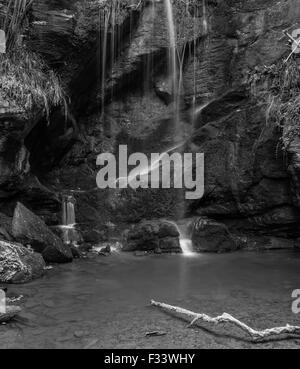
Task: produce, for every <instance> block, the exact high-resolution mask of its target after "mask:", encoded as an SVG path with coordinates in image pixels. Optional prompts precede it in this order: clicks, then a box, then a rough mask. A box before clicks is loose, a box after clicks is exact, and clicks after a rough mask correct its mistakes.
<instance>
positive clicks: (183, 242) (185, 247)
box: [168, 221, 198, 256]
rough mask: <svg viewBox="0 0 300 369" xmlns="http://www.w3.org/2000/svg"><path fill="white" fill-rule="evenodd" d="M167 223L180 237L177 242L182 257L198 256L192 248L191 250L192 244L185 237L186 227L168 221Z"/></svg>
mask: <svg viewBox="0 0 300 369" xmlns="http://www.w3.org/2000/svg"><path fill="white" fill-rule="evenodd" d="M168 222H169V223H171V224H173V225H174V226H175V227H176V228H177V230H178V232H179V235H180V236H179V242H180V247H181V250H182V253H183V255H184V256H197V255H198V254H197V253H196V252H195V251H194V248H193V242H192V240H191V239H190V238H189V237H188V235H187V233H188V232H187V231H186V227H185V226H184V225H183V224H178V223H175V222H173V221H168Z"/></svg>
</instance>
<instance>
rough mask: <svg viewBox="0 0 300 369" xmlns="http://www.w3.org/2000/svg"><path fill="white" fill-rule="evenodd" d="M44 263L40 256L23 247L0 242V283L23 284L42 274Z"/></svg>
mask: <svg viewBox="0 0 300 369" xmlns="http://www.w3.org/2000/svg"><path fill="white" fill-rule="evenodd" d="M44 268H45V262H44V260H43V257H42V256H41V255H40V254H37V253H35V252H30V251H29V250H27V249H26V248H25V247H24V246H22V245H20V244H17V243H12V242H5V241H1V240H0V282H1V283H25V282H29V281H31V280H33V279H35V278H39V277H41V276H42V275H43V274H44Z"/></svg>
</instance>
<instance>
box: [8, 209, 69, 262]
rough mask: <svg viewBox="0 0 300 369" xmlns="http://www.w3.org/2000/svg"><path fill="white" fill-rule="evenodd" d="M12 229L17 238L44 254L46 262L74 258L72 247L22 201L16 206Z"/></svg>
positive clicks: (65, 260)
mask: <svg viewBox="0 0 300 369" xmlns="http://www.w3.org/2000/svg"><path fill="white" fill-rule="evenodd" d="M12 230H13V235H14V237H15V238H16V239H17V240H19V241H20V242H22V243H26V244H30V245H31V247H32V248H33V249H34V251H36V252H39V253H41V254H42V256H43V258H44V260H45V261H46V262H49V263H67V262H70V261H72V259H73V255H72V251H71V250H70V247H69V246H67V245H64V244H63V242H62V241H61V240H60V239H59V238H58V237H57V236H56V235H55V234H54V233H53V232H52V231H51V230H50V228H49V227H47V225H46V224H45V223H44V222H43V221H42V220H41V218H39V217H38V216H37V215H35V214H33V213H32V212H31V211H30V210H28V209H27V208H26V207H25V206H24V205H22V204H21V203H18V204H17V206H16V209H15V212H14V217H13V223H12Z"/></svg>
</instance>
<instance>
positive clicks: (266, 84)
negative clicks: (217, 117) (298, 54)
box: [249, 59, 300, 150]
mask: <svg viewBox="0 0 300 369" xmlns="http://www.w3.org/2000/svg"><path fill="white" fill-rule="evenodd" d="M249 83H250V87H251V92H252V95H253V96H255V97H256V98H257V99H259V100H260V101H262V102H264V103H266V104H267V109H266V119H267V122H269V123H272V124H275V125H276V126H278V127H279V128H280V129H281V130H282V144H283V148H284V149H285V150H287V149H288V148H289V146H290V144H291V142H292V141H293V140H294V139H295V138H296V137H299V136H300V65H299V62H298V61H297V60H296V59H290V61H289V62H288V63H284V62H280V63H278V64H277V65H272V66H271V67H262V68H261V69H257V70H256V72H255V73H254V74H252V75H251V78H250V80H249Z"/></svg>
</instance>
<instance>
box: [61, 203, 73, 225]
mask: <svg viewBox="0 0 300 369" xmlns="http://www.w3.org/2000/svg"><path fill="white" fill-rule="evenodd" d="M62 222H63V225H65V226H73V225H75V223H76V220H75V199H74V197H73V196H67V197H65V198H64V199H63V219H62Z"/></svg>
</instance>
